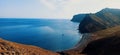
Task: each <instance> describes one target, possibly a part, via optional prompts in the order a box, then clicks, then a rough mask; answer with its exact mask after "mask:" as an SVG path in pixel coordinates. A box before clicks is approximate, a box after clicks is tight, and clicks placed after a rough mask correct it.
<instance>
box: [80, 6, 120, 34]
mask: <svg viewBox="0 0 120 55" xmlns="http://www.w3.org/2000/svg"><path fill="white" fill-rule="evenodd" d="M118 25H120V9H109V8H105V9H103V10H101V11H99V12H97V13H95V14H88V15H86V16H85V17H84V18H83V20H82V21H81V22H80V25H79V31H80V33H90V32H96V31H99V30H103V29H107V28H111V27H115V26H118Z"/></svg>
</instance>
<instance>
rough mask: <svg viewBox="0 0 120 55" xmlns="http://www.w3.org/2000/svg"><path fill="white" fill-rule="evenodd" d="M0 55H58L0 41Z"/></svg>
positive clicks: (32, 47)
mask: <svg viewBox="0 0 120 55" xmlns="http://www.w3.org/2000/svg"><path fill="white" fill-rule="evenodd" d="M0 55H59V54H57V53H54V52H51V51H48V50H44V49H42V48H38V47H35V46H29V45H23V44H17V43H13V42H9V41H6V40H3V39H0Z"/></svg>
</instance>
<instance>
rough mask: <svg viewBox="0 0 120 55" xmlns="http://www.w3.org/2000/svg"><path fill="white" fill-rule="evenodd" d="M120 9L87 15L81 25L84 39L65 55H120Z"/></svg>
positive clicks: (103, 10) (80, 31)
mask: <svg viewBox="0 0 120 55" xmlns="http://www.w3.org/2000/svg"><path fill="white" fill-rule="evenodd" d="M119 14H120V9H110V8H105V9H102V10H101V11H99V12H97V13H95V14H86V15H85V17H84V18H83V20H82V21H81V22H80V25H79V33H82V34H83V36H82V39H81V40H80V41H79V42H78V44H77V45H76V46H75V47H74V48H71V49H69V50H66V51H63V52H61V53H62V54H64V55H120V47H119V46H120V15H119Z"/></svg>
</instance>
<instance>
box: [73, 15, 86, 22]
mask: <svg viewBox="0 0 120 55" xmlns="http://www.w3.org/2000/svg"><path fill="white" fill-rule="evenodd" d="M85 15H87V14H78V15H74V16H73V18H72V20H71V21H73V22H79V23H80V22H81V21H82V20H83V18H84V17H85Z"/></svg>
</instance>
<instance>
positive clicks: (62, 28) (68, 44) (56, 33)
mask: <svg viewBox="0 0 120 55" xmlns="http://www.w3.org/2000/svg"><path fill="white" fill-rule="evenodd" d="M78 25H79V24H78V23H74V22H71V21H70V20H67V19H12V18H8V19H7V18H1V19H0V38H3V39H6V40H9V41H13V42H18V43H22V44H28V45H35V46H38V47H41V48H44V49H47V50H52V51H62V50H67V49H70V48H72V47H73V46H75V45H76V44H77V43H78V42H79V40H80V38H81V35H80V34H79V33H78V30H77V28H78Z"/></svg>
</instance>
